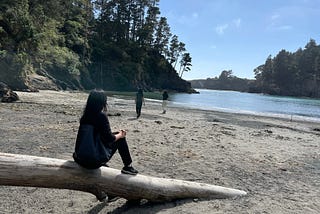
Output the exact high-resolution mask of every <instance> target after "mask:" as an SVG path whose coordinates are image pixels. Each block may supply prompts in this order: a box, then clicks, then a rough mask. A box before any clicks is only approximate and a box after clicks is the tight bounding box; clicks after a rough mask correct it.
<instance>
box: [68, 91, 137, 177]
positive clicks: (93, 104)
mask: <svg viewBox="0 0 320 214" xmlns="http://www.w3.org/2000/svg"><path fill="white" fill-rule="evenodd" d="M106 110H107V96H106V94H105V93H104V91H98V90H93V91H91V92H90V94H89V97H88V100H87V104H86V107H85V109H84V113H83V115H82V117H81V119H80V127H79V131H80V128H81V126H84V125H92V126H93V127H94V133H97V134H98V135H99V136H100V139H101V142H102V144H103V146H104V147H105V148H107V149H108V151H110V156H109V160H110V159H111V157H112V156H113V155H114V153H115V152H116V151H117V150H118V152H119V154H120V157H121V159H122V162H123V165H124V167H123V168H122V170H121V172H122V173H125V174H131V175H135V174H137V173H138V171H137V170H136V169H134V168H133V167H132V165H131V164H132V159H131V155H130V151H129V147H128V143H127V141H126V134H127V132H126V131H125V130H120V131H118V132H116V133H112V132H111V129H110V124H109V120H108V117H107V114H106V113H105V112H104V111H106ZM79 131H78V136H77V141H76V149H75V152H74V153H73V158H74V160H75V162H77V163H78V164H80V165H81V166H83V167H85V168H89V169H95V168H99V167H101V166H106V163H107V162H108V161H109V160H107V161H106V162H101V163H95V164H93V165H88V164H86V160H83V158H82V159H81V157H79V156H78V155H77V147H78V146H79V145H78V144H79V143H80V142H81V140H80V139H78V138H79V137H80V136H81V135H79Z"/></svg>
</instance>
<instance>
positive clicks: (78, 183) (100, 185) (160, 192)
mask: <svg viewBox="0 0 320 214" xmlns="http://www.w3.org/2000/svg"><path fill="white" fill-rule="evenodd" d="M0 169H1V173H0V185H9V186H25V187H43V188H56V189H71V190H78V191H83V192H89V193H92V194H94V195H95V196H96V197H97V198H98V199H99V198H102V197H101V196H102V195H103V194H105V193H106V194H110V195H112V196H119V197H122V198H125V199H127V200H129V201H141V200H142V199H145V200H148V201H150V202H164V201H172V200H176V199H188V198H189V199H193V198H199V199H222V198H236V197H239V196H245V195H246V194H247V193H246V192H245V191H242V190H238V189H232V188H227V187H222V186H216V185H211V184H205V183H198V182H193V181H184V180H177V179H167V178H159V177H152V176H145V175H142V174H137V175H127V174H122V173H121V171H120V170H118V169H113V168H110V167H100V168H99V169H96V170H88V169H85V168H82V167H80V166H79V165H78V164H77V163H75V162H74V161H70V160H69V161H67V160H61V159H55V158H46V157H38V156H29V155H19V154H9V153H0ZM12 169H14V170H12Z"/></svg>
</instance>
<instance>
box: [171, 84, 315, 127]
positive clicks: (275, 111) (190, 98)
mask: <svg viewBox="0 0 320 214" xmlns="http://www.w3.org/2000/svg"><path fill="white" fill-rule="evenodd" d="M197 91H199V92H200V94H171V95H170V101H171V104H172V105H174V106H184V107H191V108H197V109H205V110H218V111H225V112H236V113H248V114H258V115H269V116H278V117H285V118H295V119H298V118H299V119H304V120H315V121H319V122H320V99H307V98H294V97H282V96H271V95H263V94H252V93H243V92H236V91H217V90H205V89H197Z"/></svg>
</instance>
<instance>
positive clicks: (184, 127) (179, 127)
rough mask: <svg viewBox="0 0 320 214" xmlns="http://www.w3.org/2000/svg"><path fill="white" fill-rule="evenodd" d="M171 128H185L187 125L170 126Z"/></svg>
mask: <svg viewBox="0 0 320 214" xmlns="http://www.w3.org/2000/svg"><path fill="white" fill-rule="evenodd" d="M170 128H173V129H184V128H185V127H184V126H170Z"/></svg>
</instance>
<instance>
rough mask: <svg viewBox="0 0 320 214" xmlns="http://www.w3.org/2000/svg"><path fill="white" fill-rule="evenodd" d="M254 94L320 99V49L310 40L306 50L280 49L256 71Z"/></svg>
mask: <svg viewBox="0 0 320 214" xmlns="http://www.w3.org/2000/svg"><path fill="white" fill-rule="evenodd" d="M254 73H255V78H256V82H255V83H256V84H255V85H256V88H255V89H254V92H261V93H267V94H276V95H289V96H305V97H320V46H319V45H317V44H316V42H315V40H313V39H311V40H310V41H309V42H308V43H307V44H306V46H305V48H304V49H302V48H299V49H298V50H297V51H296V52H294V53H290V52H288V51H286V50H281V51H280V52H279V53H278V54H277V55H276V56H275V57H273V58H272V57H271V56H269V57H268V58H267V59H266V62H265V63H264V64H263V65H260V66H259V67H257V68H256V69H255V70H254Z"/></svg>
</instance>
